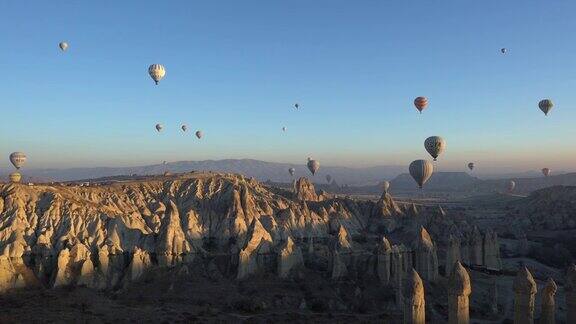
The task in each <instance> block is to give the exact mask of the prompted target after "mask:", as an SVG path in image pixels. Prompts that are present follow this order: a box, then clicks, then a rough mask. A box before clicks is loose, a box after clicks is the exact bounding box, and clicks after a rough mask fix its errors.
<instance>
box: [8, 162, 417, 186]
mask: <svg viewBox="0 0 576 324" xmlns="http://www.w3.org/2000/svg"><path fill="white" fill-rule="evenodd" d="M289 168H294V169H295V170H296V172H295V175H294V177H295V178H299V177H302V176H306V177H308V178H309V179H310V180H311V181H313V182H315V183H326V182H327V181H326V175H330V176H332V178H333V179H335V180H336V181H338V183H339V184H346V185H355V186H361V185H370V184H377V183H380V182H382V181H383V180H385V179H393V178H394V177H396V176H398V175H399V174H401V173H402V172H406V167H405V166H376V167H367V168H349V167H334V166H321V167H320V171H319V172H318V173H317V174H316V175H315V176H312V175H311V174H310V171H308V169H307V168H306V166H305V165H304V163H303V164H288V163H275V162H264V161H259V160H251V159H241V160H240V159H228V160H205V161H182V162H172V163H168V164H166V165H163V164H156V165H148V166H138V167H98V168H70V169H27V170H24V171H23V172H22V173H23V175H24V177H25V180H26V181H33V182H34V181H36V182H39V181H74V180H85V179H95V178H103V177H110V176H119V175H132V174H137V175H156V174H163V173H164V172H166V171H169V172H172V173H181V172H190V171H217V172H232V173H240V174H243V175H245V176H248V177H254V178H256V179H258V180H260V181H267V180H270V181H273V182H291V181H292V180H293V178H292V177H291V176H290V174H289V172H288V169H289ZM4 176H6V174H4Z"/></svg>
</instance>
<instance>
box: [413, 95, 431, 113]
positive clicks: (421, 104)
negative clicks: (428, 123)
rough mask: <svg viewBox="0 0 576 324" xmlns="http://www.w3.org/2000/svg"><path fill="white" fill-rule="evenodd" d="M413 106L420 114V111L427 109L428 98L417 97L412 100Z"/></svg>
mask: <svg viewBox="0 0 576 324" xmlns="http://www.w3.org/2000/svg"><path fill="white" fill-rule="evenodd" d="M414 106H416V109H418V111H419V112H420V113H422V110H424V109H426V108H427V107H428V98H426V97H417V98H416V99H414Z"/></svg>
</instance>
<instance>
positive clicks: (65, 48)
mask: <svg viewBox="0 0 576 324" xmlns="http://www.w3.org/2000/svg"><path fill="white" fill-rule="evenodd" d="M58 47H60V49H61V50H62V51H63V52H65V51H66V50H67V49H68V43H66V42H60V44H58Z"/></svg>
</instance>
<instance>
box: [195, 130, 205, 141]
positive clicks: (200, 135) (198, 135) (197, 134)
mask: <svg viewBox="0 0 576 324" xmlns="http://www.w3.org/2000/svg"><path fill="white" fill-rule="evenodd" d="M202 136H204V134H203V133H202V131H196V137H198V138H199V139H200V138H202Z"/></svg>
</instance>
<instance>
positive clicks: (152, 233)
mask: <svg viewBox="0 0 576 324" xmlns="http://www.w3.org/2000/svg"><path fill="white" fill-rule="evenodd" d="M296 189H297V190H296V192H292V191H284V190H279V189H272V188H269V187H266V186H264V185H262V184H261V183H259V182H258V181H256V180H254V179H248V178H245V177H243V176H241V175H233V174H216V173H194V174H186V175H180V176H174V177H172V178H171V179H170V180H166V179H165V178H153V177H151V178H148V179H146V180H139V181H132V182H123V183H114V184H108V185H101V186H88V187H86V186H84V187H80V186H48V185H35V186H24V185H19V184H9V185H4V186H3V187H0V197H1V199H0V207H1V208H0V210H1V213H0V252H1V254H0V290H2V291H4V290H7V289H11V288H16V287H26V286H33V285H41V284H43V285H45V286H48V287H65V286H75V285H78V286H86V287H89V288H93V289H118V288H121V287H123V286H125V285H129V284H130V283H131V282H136V281H139V280H141V279H142V278H143V276H145V274H146V272H147V271H148V270H149V269H151V268H154V267H167V268H179V269H180V268H181V266H180V265H183V264H191V263H195V262H204V261H203V260H208V258H209V257H210V256H213V255H218V256H226V258H227V260H229V261H228V263H229V264H228V266H226V267H224V268H226V269H230V270H226V271H225V275H228V276H230V277H232V278H236V279H238V280H244V279H247V278H250V277H251V276H257V275H259V274H262V273H273V274H276V275H278V276H280V277H288V276H291V275H293V274H294V273H295V271H296V270H297V269H301V268H302V267H304V265H305V264H309V263H315V264H317V265H318V267H320V269H321V270H324V271H325V274H326V277H328V278H334V279H335V280H338V279H341V278H346V277H348V276H356V277H358V276H364V275H369V276H374V277H377V278H379V279H380V281H381V282H382V283H384V284H389V283H390V284H394V282H395V280H396V281H397V280H398V278H400V277H399V276H403V275H401V274H399V273H398V270H395V268H394V267H396V266H397V267H399V268H398V269H401V271H402V272H403V273H407V272H408V271H411V269H412V266H413V264H412V263H413V262H415V266H416V268H418V271H419V272H420V273H421V275H422V277H423V279H424V280H435V279H436V277H437V276H438V269H437V267H438V260H437V257H436V249H437V247H436V245H435V243H434V241H433V239H432V237H433V235H432V236H431V235H430V234H429V233H428V232H426V230H424V231H423V232H420V233H419V237H418V239H417V240H416V241H415V242H416V243H415V245H414V246H413V245H412V244H410V242H393V243H394V245H395V246H392V244H391V243H390V242H389V241H388V240H387V239H386V238H383V237H382V233H381V232H382V231H384V232H388V231H391V230H398V228H399V226H401V224H402V222H403V219H404V218H406V217H409V216H406V211H405V210H407V209H410V208H406V207H403V206H399V205H397V204H396V202H395V201H394V199H393V198H392V197H391V196H389V195H387V194H384V195H382V197H381V198H380V199H378V200H375V201H358V200H352V199H343V198H330V199H324V198H323V197H319V196H318V195H317V194H316V191H315V188H314V186H313V185H312V184H311V183H310V182H309V181H308V180H306V179H300V180H299V181H298V182H297V183H296ZM412 211H413V212H414V213H419V214H418V215H420V213H421V211H419V210H418V208H417V207H416V206H413V208H412ZM413 216H414V215H413ZM420 216H421V215H420ZM367 237H374V241H367ZM377 237H379V238H380V239H378V240H376V238H377ZM403 243H405V244H403ZM396 245H397V246H396ZM375 247H377V248H375ZM304 251H305V252H304ZM394 251H402V252H401V253H402V255H404V257H403V258H401V260H397V259H398V258H396V257H394ZM413 252H414V256H415V260H412V258H411V257H409V256H410V255H411V254H412V253H413ZM398 253H400V252H398ZM486 257H487V258H490V257H491V256H490V255H487V256H486ZM395 260H396V261H395ZM398 262H401V264H398ZM207 263H210V262H207ZM210 264H212V263H210ZM212 268H215V266H212Z"/></svg>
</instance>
